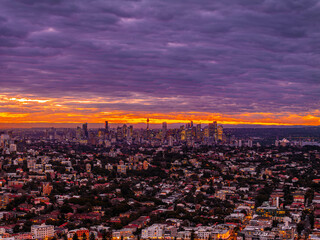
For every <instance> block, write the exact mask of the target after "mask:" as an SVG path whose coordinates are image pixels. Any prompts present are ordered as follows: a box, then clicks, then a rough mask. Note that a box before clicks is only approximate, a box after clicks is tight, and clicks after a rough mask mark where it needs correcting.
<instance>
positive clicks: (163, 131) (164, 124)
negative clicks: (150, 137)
mask: <svg viewBox="0 0 320 240" xmlns="http://www.w3.org/2000/svg"><path fill="white" fill-rule="evenodd" d="M167 128H168V125H167V123H166V122H163V123H162V133H163V134H164V135H165V134H166V132H167Z"/></svg>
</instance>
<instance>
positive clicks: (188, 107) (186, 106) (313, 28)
mask: <svg viewBox="0 0 320 240" xmlns="http://www.w3.org/2000/svg"><path fill="white" fill-rule="evenodd" d="M319 39H320V1H318V0H116V1H111V0H110V1H109V0H1V1H0V127H1V126H5V125H6V124H8V123H80V122H89V123H99V122H103V121H105V120H108V121H109V122H111V123H141V122H145V121H146V118H147V117H149V118H150V122H151V123H161V122H163V121H166V122H168V123H184V122H187V121H190V120H193V121H194V122H195V123H200V122H201V123H204V124H205V123H209V122H212V121H214V120H216V121H218V122H219V123H221V124H263V125H320V110H319V109H320V108H319V104H320V41H319ZM1 124H2V125H1Z"/></svg>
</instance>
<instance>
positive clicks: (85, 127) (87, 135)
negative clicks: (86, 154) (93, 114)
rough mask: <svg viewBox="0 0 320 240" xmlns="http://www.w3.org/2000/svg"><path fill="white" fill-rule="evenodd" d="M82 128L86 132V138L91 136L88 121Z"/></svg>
mask: <svg viewBox="0 0 320 240" xmlns="http://www.w3.org/2000/svg"><path fill="white" fill-rule="evenodd" d="M82 130H83V134H84V136H85V138H88V137H89V133H88V123H85V124H83V125H82Z"/></svg>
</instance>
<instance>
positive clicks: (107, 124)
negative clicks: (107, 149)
mask: <svg viewBox="0 0 320 240" xmlns="http://www.w3.org/2000/svg"><path fill="white" fill-rule="evenodd" d="M105 130H106V132H109V123H108V121H105Z"/></svg>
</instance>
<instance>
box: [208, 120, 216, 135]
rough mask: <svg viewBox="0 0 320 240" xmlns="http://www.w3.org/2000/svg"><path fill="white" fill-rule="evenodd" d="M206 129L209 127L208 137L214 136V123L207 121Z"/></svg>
mask: <svg viewBox="0 0 320 240" xmlns="http://www.w3.org/2000/svg"><path fill="white" fill-rule="evenodd" d="M208 129H209V137H210V138H213V137H214V133H215V126H214V124H213V123H209V126H208Z"/></svg>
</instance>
